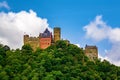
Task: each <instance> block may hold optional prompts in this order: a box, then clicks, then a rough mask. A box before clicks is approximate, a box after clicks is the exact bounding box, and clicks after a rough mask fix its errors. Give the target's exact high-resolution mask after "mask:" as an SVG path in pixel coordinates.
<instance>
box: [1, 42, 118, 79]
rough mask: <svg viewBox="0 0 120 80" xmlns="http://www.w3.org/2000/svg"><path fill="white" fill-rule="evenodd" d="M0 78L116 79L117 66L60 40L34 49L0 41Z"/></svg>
mask: <svg viewBox="0 0 120 80" xmlns="http://www.w3.org/2000/svg"><path fill="white" fill-rule="evenodd" d="M0 80H120V67H118V66H115V65H113V64H111V63H109V62H108V61H106V60H104V61H100V60H99V59H96V60H94V61H91V60H89V59H88V57H86V56H85V54H84V51H83V50H82V49H80V48H79V47H77V46H75V45H73V44H67V43H66V42H65V41H62V40H61V41H57V42H56V43H55V44H53V45H52V46H50V47H48V48H47V49H45V50H41V49H40V48H37V49H36V51H33V50H32V48H31V47H30V45H24V46H22V49H16V50H11V49H10V48H9V46H6V45H2V44H0Z"/></svg>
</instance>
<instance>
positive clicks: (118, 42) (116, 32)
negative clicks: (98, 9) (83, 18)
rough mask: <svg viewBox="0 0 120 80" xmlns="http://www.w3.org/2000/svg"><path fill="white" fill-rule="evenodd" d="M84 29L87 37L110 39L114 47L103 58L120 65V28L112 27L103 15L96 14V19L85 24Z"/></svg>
mask: <svg viewBox="0 0 120 80" xmlns="http://www.w3.org/2000/svg"><path fill="white" fill-rule="evenodd" d="M84 30H85V31H86V37H87V38H90V39H93V40H96V41H98V42H99V41H101V40H104V39H108V40H109V41H110V42H111V44H112V48H111V49H110V50H108V51H107V54H106V56H105V57H102V58H104V59H107V60H109V61H110V62H112V63H114V64H116V65H119V66H120V28H118V27H117V28H112V27H111V26H108V25H107V24H106V22H104V21H103V20H102V16H96V18H95V20H94V21H91V22H90V23H89V24H88V25H86V26H84ZM103 46H104V45H103Z"/></svg>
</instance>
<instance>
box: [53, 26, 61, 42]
mask: <svg viewBox="0 0 120 80" xmlns="http://www.w3.org/2000/svg"><path fill="white" fill-rule="evenodd" d="M60 38H61V29H60V28H59V27H55V28H54V42H56V41H58V40H60Z"/></svg>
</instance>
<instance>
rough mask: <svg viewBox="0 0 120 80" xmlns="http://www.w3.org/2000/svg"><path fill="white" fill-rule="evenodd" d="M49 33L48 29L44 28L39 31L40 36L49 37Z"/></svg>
mask: <svg viewBox="0 0 120 80" xmlns="http://www.w3.org/2000/svg"><path fill="white" fill-rule="evenodd" d="M51 35H52V34H51V32H50V31H49V30H48V29H46V30H45V31H44V32H43V33H40V37H41V38H49V37H51Z"/></svg>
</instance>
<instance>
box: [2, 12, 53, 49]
mask: <svg viewBox="0 0 120 80" xmlns="http://www.w3.org/2000/svg"><path fill="white" fill-rule="evenodd" d="M45 28H48V29H49V30H50V31H52V29H51V28H50V27H49V24H48V23H47V19H45V18H40V17H38V16H37V14H36V12H34V11H33V10H29V12H26V11H20V12H18V13H14V12H8V13H4V12H0V42H1V43H4V44H6V45H9V46H10V47H11V48H14V49H16V48H21V46H22V45H23V35H24V34H29V35H31V36H38V35H39V33H41V32H43V31H44V30H45Z"/></svg>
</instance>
